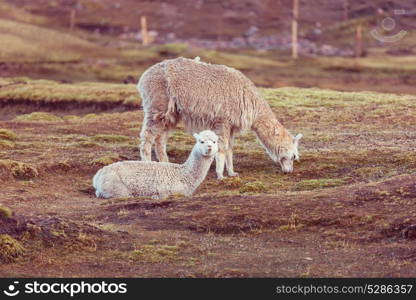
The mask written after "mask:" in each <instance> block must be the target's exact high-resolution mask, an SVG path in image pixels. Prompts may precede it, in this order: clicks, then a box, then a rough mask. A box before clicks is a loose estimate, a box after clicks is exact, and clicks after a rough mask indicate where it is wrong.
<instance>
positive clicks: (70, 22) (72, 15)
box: [69, 9, 77, 31]
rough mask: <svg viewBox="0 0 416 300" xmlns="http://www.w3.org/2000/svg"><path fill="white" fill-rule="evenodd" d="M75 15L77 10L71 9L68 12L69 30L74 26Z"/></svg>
mask: <svg viewBox="0 0 416 300" xmlns="http://www.w3.org/2000/svg"><path fill="white" fill-rule="evenodd" d="M76 16H77V11H76V10H75V9H72V10H71V12H70V13H69V30H71V31H72V30H74V27H75V21H76V20H75V19H76Z"/></svg>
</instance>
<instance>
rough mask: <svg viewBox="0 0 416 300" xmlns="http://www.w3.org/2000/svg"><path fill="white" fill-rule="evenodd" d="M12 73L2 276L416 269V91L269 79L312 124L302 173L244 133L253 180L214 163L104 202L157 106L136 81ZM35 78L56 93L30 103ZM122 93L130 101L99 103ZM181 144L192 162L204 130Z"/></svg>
mask: <svg viewBox="0 0 416 300" xmlns="http://www.w3.org/2000/svg"><path fill="white" fill-rule="evenodd" d="M10 80H11V81H12V82H15V79H9V81H8V83H10ZM1 84H2V85H3V86H4V87H2V88H0V93H3V94H2V95H3V98H1V101H2V102H4V101H5V99H12V100H10V101H8V102H7V103H5V104H4V105H3V106H2V108H1V118H0V119H1V120H2V121H0V180H1V182H2V183H3V184H2V199H1V202H0V204H1V206H2V207H0V208H1V209H0V222H1V224H2V228H3V229H2V236H1V239H0V248H1V249H5V250H1V251H2V253H3V254H4V255H3V256H0V259H1V260H2V262H3V263H2V264H1V266H0V274H1V275H2V276H13V277H14V276H26V277H27V276H144V277H166V276H168V277H171V276H179V277H183V276H186V277H206V276H214V277H242V276H244V277H250V276H266V277H269V276H283V277H285V276H292V277H298V276H302V277H314V276H323V277H325V276H341V277H345V276H370V277H372V276H377V277H379V276H409V277H412V276H413V277H414V276H415V275H416V273H415V269H416V268H415V267H416V265H415V264H416V260H415V254H416V246H415V243H414V239H415V238H416V232H414V230H413V229H412V228H413V227H411V225H412V224H415V223H416V213H415V211H414V210H413V209H412V205H413V202H414V200H415V197H416V189H415V185H414V182H415V179H416V173H415V171H416V163H415V162H416V156H415V152H414V149H415V147H416V144H415V141H416V134H415V133H416V130H415V129H416V115H415V114H414V111H415V103H414V96H411V95H409V96H407V95H401V96H399V95H394V94H378V93H370V92H365V93H357V92H354V93H345V92H335V91H330V90H322V89H300V88H280V89H262V90H261V91H262V93H263V95H264V96H265V98H266V99H267V100H268V101H269V103H270V105H271V106H272V108H273V111H274V112H275V113H276V115H277V116H278V118H279V120H281V121H282V123H283V124H284V125H285V126H286V127H287V128H289V129H290V130H291V131H292V132H293V133H297V132H302V133H304V139H303V140H302V144H301V160H300V162H298V163H296V164H295V171H294V173H292V174H282V173H281V172H280V171H279V168H278V167H277V166H276V165H274V164H272V163H271V160H270V159H269V158H268V156H267V155H266V154H265V152H264V151H263V149H262V148H261V146H260V145H259V144H258V143H257V142H256V139H255V137H254V135H253V134H252V133H245V134H243V135H241V136H240V137H239V138H238V140H237V144H236V147H235V168H236V171H238V172H239V173H240V177H239V178H227V179H225V180H224V182H222V183H219V182H218V181H217V180H216V179H215V175H214V171H213V168H212V170H211V171H210V172H209V174H208V177H207V179H206V180H205V181H204V182H203V184H202V185H201V186H200V188H199V189H198V190H197V192H196V194H195V195H194V196H193V197H190V198H181V197H172V198H170V199H166V200H163V201H155V200H151V199H145V198H137V199H112V200H102V199H96V198H95V196H94V191H93V189H92V187H91V178H92V176H93V175H94V174H95V172H96V171H97V170H98V169H99V168H100V167H102V166H103V165H106V164H109V163H111V162H114V161H118V160H123V159H136V158H138V150H137V144H138V132H139V130H140V126H141V121H142V118H143V114H142V111H140V110H139V109H138V108H135V107H134V106H129V105H126V104H123V102H124V101H125V99H126V98H125V97H133V91H132V90H131V88H132V87H133V86H130V85H108V86H107V88H106V89H105V90H102V88H103V87H104V86H102V85H101V84H96V85H95V84H85V85H83V84H76V85H70V84H58V83H56V82H46V81H41V82H37V81H34V82H32V81H29V80H27V81H26V85H24V87H25V88H26V89H25V88H24V87H23V85H22V86H19V85H10V86H6V85H5V84H6V83H5V82H3V83H1ZM86 86H87V87H88V89H84V87H86ZM3 89H4V91H3ZM71 89H74V92H73V94H74V96H73V97H69V96H65V95H67V94H68V93H67V92H68V91H69V90H71ZM34 91H37V92H38V93H39V95H41V96H39V97H37V98H36V101H34V102H43V103H42V105H40V104H39V105H33V106H31V105H29V104H28V103H29V102H30V101H31V100H30V99H31V98H32V97H33V96H32V94H31V93H34ZM123 91H125V92H123ZM26 93H28V94H26ZM35 94H36V93H35ZM107 94H108V99H110V100H108V101H110V102H113V101H115V102H116V103H117V105H118V106H122V107H125V111H119V112H113V111H111V110H110V111H105V109H104V108H103V109H102V110H101V111H97V110H96V107H95V108H94V107H90V106H88V105H89V104H88V103H89V102H91V101H93V102H94V101H95V102H97V103H101V102H103V101H104V102H105V101H107V97H105V96H104V95H107ZM4 95H7V96H4ZM13 95H16V96H15V97H14V96H13ZM23 95H29V96H23ZM52 95H55V96H52ZM84 95H85V97H84ZM24 97H26V98H25V99H26V100H25V103H24V104H23V105H24V106H25V107H26V110H23V111H20V109H21V108H22V107H23V106H22V103H19V99H22V98H24ZM33 98H34V99H35V97H33ZM50 99H54V100H50ZM85 99H88V100H85ZM67 101H76V102H77V106H76V107H75V106H74V107H73V109H68V107H67V106H65V103H66V102H67ZM136 101H137V102H135V103H137V104H138V103H139V99H138V97H137V98H136ZM98 105H99V104H98ZM27 107H29V108H27ZM94 110H95V113H94V114H91V112H92V111H94ZM11 112H13V113H11ZM168 145H169V146H168V153H169V156H170V159H171V161H174V162H183V161H184V160H185V159H186V157H187V155H188V154H189V151H190V149H191V147H192V146H193V138H192V137H191V136H190V135H188V134H186V133H184V132H183V131H181V130H178V131H176V132H174V133H173V134H172V136H171V138H170V140H169V144H168ZM6 250H7V251H6Z"/></svg>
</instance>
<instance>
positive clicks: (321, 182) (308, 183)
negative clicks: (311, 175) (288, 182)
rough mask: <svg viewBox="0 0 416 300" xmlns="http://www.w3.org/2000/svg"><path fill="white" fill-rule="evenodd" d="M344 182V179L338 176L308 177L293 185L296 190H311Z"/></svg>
mask: <svg viewBox="0 0 416 300" xmlns="http://www.w3.org/2000/svg"><path fill="white" fill-rule="evenodd" d="M343 184H344V180H343V179H337V178H322V179H307V180H302V181H299V182H298V183H297V184H295V186H294V187H293V190H295V191H309V190H315V189H324V188H330V187H335V186H340V185H343Z"/></svg>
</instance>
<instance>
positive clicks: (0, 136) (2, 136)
mask: <svg viewBox="0 0 416 300" xmlns="http://www.w3.org/2000/svg"><path fill="white" fill-rule="evenodd" d="M16 139H17V135H16V134H15V133H14V132H13V131H11V130H7V129H0V140H8V141H14V140H16Z"/></svg>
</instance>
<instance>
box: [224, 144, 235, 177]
mask: <svg viewBox="0 0 416 300" xmlns="http://www.w3.org/2000/svg"><path fill="white" fill-rule="evenodd" d="M233 145H234V137H233V136H230V139H229V143H228V149H227V152H226V153H225V165H226V166H227V173H228V176H230V177H235V176H238V173H236V172H234V164H233Z"/></svg>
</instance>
